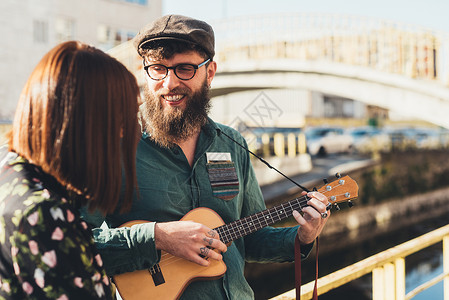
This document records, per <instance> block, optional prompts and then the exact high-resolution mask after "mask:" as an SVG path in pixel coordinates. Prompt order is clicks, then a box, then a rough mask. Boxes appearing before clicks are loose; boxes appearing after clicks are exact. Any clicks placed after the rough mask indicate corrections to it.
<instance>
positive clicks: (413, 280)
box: [246, 213, 449, 300]
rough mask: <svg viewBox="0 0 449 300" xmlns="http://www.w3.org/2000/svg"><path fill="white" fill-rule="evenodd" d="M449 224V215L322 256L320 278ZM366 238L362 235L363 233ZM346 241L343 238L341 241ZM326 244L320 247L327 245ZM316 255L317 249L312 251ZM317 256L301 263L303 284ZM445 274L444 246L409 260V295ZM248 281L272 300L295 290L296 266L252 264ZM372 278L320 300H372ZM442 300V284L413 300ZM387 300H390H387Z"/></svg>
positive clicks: (312, 274)
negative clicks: (422, 285)
mask: <svg viewBox="0 0 449 300" xmlns="http://www.w3.org/2000/svg"><path fill="white" fill-rule="evenodd" d="M448 223H449V213H444V214H442V215H440V216H439V217H437V218H433V219H431V220H428V221H425V222H421V223H419V224H414V225H410V226H407V227H406V228H401V229H395V230H391V231H389V232H388V234H384V235H382V236H377V237H375V238H373V239H369V240H366V241H363V242H361V243H360V244H357V245H351V247H350V249H341V250H337V251H335V252H333V251H330V252H329V253H324V254H320V255H319V277H322V276H325V275H327V274H329V273H332V272H335V271H337V270H339V269H341V268H344V267H346V266H349V265H351V264H353V263H356V262H358V261H360V260H362V259H365V258H367V257H369V256H371V255H374V254H376V253H379V252H381V251H384V250H387V249H389V248H391V247H394V246H396V245H398V244H401V243H403V242H406V241H408V240H411V239H413V238H416V237H418V236H421V235H423V234H425V233H428V232H430V231H432V230H434V229H437V228H439V227H442V226H445V225H447V224H448ZM361 234H363V233H361ZM340 238H341V239H344V236H342V237H340ZM325 242H326V241H325V240H322V241H320V243H325ZM313 251H315V249H314V250H313ZM314 264H315V255H314V252H313V253H312V254H311V256H310V257H309V258H308V259H307V260H306V261H303V262H302V270H303V275H302V282H303V284H305V283H307V282H310V281H313V280H314V277H315V271H314V270H315V266H314ZM442 272H443V261H442V244H441V243H438V244H436V245H434V246H431V247H428V248H426V249H424V250H422V251H420V252H418V253H416V254H413V255H410V256H408V257H407V258H406V292H409V291H411V290H413V289H414V288H416V287H417V286H419V285H421V284H422V283H424V282H426V281H428V280H429V279H431V278H433V277H435V276H437V275H439V274H441V273H442ZM246 275H247V278H248V281H249V282H250V284H251V286H252V287H253V289H254V291H255V295H256V299H269V298H271V297H274V296H277V295H279V294H281V293H283V292H286V291H288V290H291V289H293V288H294V265H293V264H267V265H263V264H249V265H248V266H247V268H246ZM371 280H372V278H371V275H366V276H364V277H362V278H360V279H358V280H355V281H353V282H350V283H348V284H346V285H344V286H342V287H340V288H336V289H334V290H332V291H329V292H328V293H326V294H323V295H320V296H319V299H320V300H330V299H332V300H343V299H344V300H348V299H349V300H352V299H354V300H369V299H372V284H371ZM429 299H431V300H439V299H441V300H442V299H443V283H442V282H440V283H438V284H436V285H435V286H433V287H432V288H430V289H428V290H426V291H423V292H421V293H420V294H418V295H416V296H415V297H414V298H413V300H429ZM386 300H387V299H386Z"/></svg>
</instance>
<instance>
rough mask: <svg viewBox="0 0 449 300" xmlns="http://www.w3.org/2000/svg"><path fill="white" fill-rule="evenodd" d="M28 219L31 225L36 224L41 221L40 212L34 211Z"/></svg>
mask: <svg viewBox="0 0 449 300" xmlns="http://www.w3.org/2000/svg"><path fill="white" fill-rule="evenodd" d="M27 220H28V223H30V225H31V226H34V225H36V224H37V222H38V221H39V212H37V211H35V212H34V213H32V214H31V215H29V216H28V218H27Z"/></svg>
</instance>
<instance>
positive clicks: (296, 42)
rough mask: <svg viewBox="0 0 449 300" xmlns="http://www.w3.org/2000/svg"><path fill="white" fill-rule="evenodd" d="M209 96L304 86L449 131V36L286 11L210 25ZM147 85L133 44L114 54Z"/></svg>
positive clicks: (382, 22)
mask: <svg viewBox="0 0 449 300" xmlns="http://www.w3.org/2000/svg"><path fill="white" fill-rule="evenodd" d="M211 25H212V26H213V27H214V29H215V32H216V43H217V44H216V48H217V54H216V57H215V60H216V61H217V62H218V65H219V69H218V73H217V75H216V78H215V79H214V82H213V85H212V96H220V95H226V94H230V93H234V92H238V91H246V90H254V89H283V88H294V89H296V88H297V89H307V90H313V91H318V92H321V93H323V94H330V95H335V96H340V97H345V98H349V99H354V100H358V101H361V102H364V103H366V104H369V105H374V106H379V107H382V108H385V109H388V110H390V111H393V112H398V113H400V114H401V115H404V116H408V117H411V118H418V119H422V120H425V121H428V122H431V123H434V124H436V125H439V126H442V127H446V128H449V118H448V117H447V114H449V34H448V33H445V32H436V31H432V30H428V29H425V28H420V27H417V26H411V25H407V24H401V23H396V22H388V21H385V20H378V19H369V18H358V17H351V16H342V15H320V14H297V13H292V14H282V15H267V16H259V17H238V18H233V19H226V20H221V21H216V22H211ZM111 54H112V55H114V56H116V57H118V58H119V59H120V60H121V61H122V62H124V63H125V64H126V65H127V66H128V67H129V68H130V69H132V70H134V71H135V74H136V75H137V76H138V78H139V81H141V82H143V77H142V76H143V75H144V74H143V72H142V71H141V69H142V67H141V60H140V59H138V58H137V57H136V54H135V50H134V49H132V47H131V45H130V44H123V45H120V46H119V47H116V48H114V49H112V50H111Z"/></svg>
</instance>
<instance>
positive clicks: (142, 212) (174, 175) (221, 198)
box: [84, 119, 311, 300]
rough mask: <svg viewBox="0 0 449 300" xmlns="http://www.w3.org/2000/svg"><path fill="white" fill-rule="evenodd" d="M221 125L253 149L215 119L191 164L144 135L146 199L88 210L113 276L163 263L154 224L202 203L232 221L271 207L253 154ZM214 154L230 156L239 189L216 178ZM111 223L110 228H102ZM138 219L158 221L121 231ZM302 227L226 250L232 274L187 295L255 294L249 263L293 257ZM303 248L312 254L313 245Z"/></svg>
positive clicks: (140, 164) (140, 160) (140, 162)
mask: <svg viewBox="0 0 449 300" xmlns="http://www.w3.org/2000/svg"><path fill="white" fill-rule="evenodd" d="M217 128H219V129H220V130H222V131H223V132H225V133H226V134H227V135H229V136H231V137H232V138H234V139H235V140H236V141H238V142H239V143H241V144H243V145H245V146H246V142H245V140H244V138H243V137H242V136H241V135H240V134H239V133H238V132H237V131H235V130H233V129H232V128H230V127H227V126H223V125H221V124H216V123H214V122H213V121H212V120H210V119H209V122H208V123H207V124H206V125H205V126H204V127H203V128H202V130H201V133H200V136H199V140H198V143H197V146H196V151H195V157H194V163H193V166H192V167H191V166H190V165H189V163H188V161H187V158H186V157H185V155H184V153H183V151H182V150H181V148H180V147H178V146H176V147H174V148H170V149H167V148H161V147H159V146H158V145H157V144H156V143H154V142H153V141H152V140H150V139H149V138H148V136H147V135H146V134H145V133H144V134H143V136H142V139H141V141H140V143H139V145H138V149H137V178H138V186H139V198H138V199H134V201H133V205H132V209H131V211H130V212H129V213H126V214H118V213H116V214H112V215H108V216H106V218H103V217H99V215H94V214H91V215H87V214H86V211H85V210H84V215H85V218H86V220H87V221H88V222H89V223H91V225H93V226H94V227H97V228H96V229H94V238H95V241H96V244H97V247H98V249H99V251H100V253H101V255H102V258H103V261H104V264H105V268H106V270H107V272H108V274H109V275H115V274H120V273H124V272H130V271H134V270H137V269H145V268H150V267H151V266H153V265H154V264H156V263H158V262H159V259H160V256H159V254H158V251H157V250H156V247H155V242H154V224H155V223H154V222H167V221H176V220H179V219H181V218H182V217H183V216H184V215H185V214H186V213H187V212H189V211H190V210H192V209H194V208H197V207H207V208H210V209H212V210H214V211H215V212H217V213H218V214H219V215H220V216H221V218H222V219H223V221H224V222H225V223H226V224H227V223H230V222H232V221H235V220H238V219H241V218H243V217H245V216H248V215H252V214H255V213H257V212H259V211H262V210H264V209H265V208H266V207H265V203H264V200H263V197H262V193H261V190H260V188H259V185H258V183H257V179H256V177H255V174H254V170H253V168H252V166H251V162H250V157H249V154H248V152H247V151H245V150H244V149H242V148H241V147H240V146H239V145H237V144H236V143H235V142H233V141H231V140H230V139H229V138H228V137H226V136H224V135H223V134H219V133H218V132H217ZM207 152H219V153H230V155H231V159H232V163H233V166H232V165H231V166H227V168H225V169H226V171H224V172H227V173H226V174H224V173H223V174H224V175H223V176H224V178H223V182H227V181H228V182H232V180H228V179H229V176H230V177H232V176H235V175H237V179H238V184H237V191H235V189H236V184H235V182H234V183H232V184H231V186H229V187H226V186H225V187H224V188H222V185H220V180H221V179H220V170H218V171H215V172H214V174H217V172H218V175H216V177H210V174H211V172H210V170H209V172H208V168H209V167H210V164H209V165H208V161H207V158H206V153H207ZM234 168H235V172H234ZM228 173H229V174H228ZM228 175H229V176H228ZM211 181H212V183H217V182H216V181H218V183H219V184H218V189H217V187H216V186H215V188H213V184H212V185H211ZM103 220H105V221H106V224H107V225H108V227H109V229H104V228H103V229H102V228H99V227H100V225H101V223H102V222H103ZM132 220H148V221H153V222H151V223H145V224H139V225H135V226H132V227H131V228H117V227H119V226H120V225H122V224H124V223H126V222H128V221H132ZM103 227H104V226H103ZM297 229H298V227H292V228H273V227H265V228H263V229H261V230H259V231H257V232H255V233H252V234H250V235H247V236H246V237H244V238H240V239H237V240H235V241H234V242H233V243H232V244H231V245H230V246H229V247H228V251H227V252H226V253H223V260H224V262H225V263H226V266H227V271H226V273H225V275H224V277H222V278H220V279H217V280H212V281H196V282H193V283H191V284H189V285H188V287H187V288H186V289H185V291H184V292H183V294H182V298H181V299H214V300H216V299H238V300H241V299H253V298H254V294H253V291H252V290H251V288H250V286H249V285H248V283H247V281H246V279H245V277H244V265H245V261H248V262H290V261H293V260H294V239H295V236H296V233H297ZM302 249H303V252H305V253H304V254H302V255H303V257H305V256H306V255H307V254H308V253H309V252H310V249H311V246H309V247H302ZM293 280H294V279H293V278H292V281H293Z"/></svg>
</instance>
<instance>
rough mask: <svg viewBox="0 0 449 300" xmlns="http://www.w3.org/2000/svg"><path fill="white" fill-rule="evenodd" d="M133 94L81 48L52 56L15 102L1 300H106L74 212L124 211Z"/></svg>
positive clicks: (131, 165)
mask: <svg viewBox="0 0 449 300" xmlns="http://www.w3.org/2000/svg"><path fill="white" fill-rule="evenodd" d="M138 97H139V88H138V86H137V83H136V79H135V77H134V76H133V75H132V74H131V73H130V72H129V71H128V70H127V69H126V68H125V67H124V66H123V65H122V64H121V63H119V62H118V61H117V60H115V59H114V58H112V57H110V56H108V55H107V54H105V53H104V52H102V51H101V50H98V49H96V48H93V47H91V46H88V45H85V44H83V43H80V42H75V41H72V42H66V43H62V44H60V45H58V46H56V47H55V48H53V49H52V50H50V51H49V52H48V53H47V54H46V55H45V56H44V57H43V58H42V60H41V61H40V62H39V64H38V65H37V66H36V68H35V69H34V71H33V72H32V74H31V76H30V77H29V79H28V81H27V83H26V85H25V87H24V89H23V91H22V94H21V96H20V99H19V103H18V107H17V111H16V115H15V118H14V123H13V127H12V131H11V133H10V135H9V149H8V148H7V147H3V148H2V149H0V299H4V298H6V299H47V298H48V299H109V298H112V288H111V286H110V283H109V280H108V277H107V276H106V273H105V272H104V269H103V267H102V264H103V263H102V260H101V257H100V255H99V254H98V252H97V250H96V248H95V246H94V242H93V238H92V232H91V229H90V228H88V226H87V224H86V223H85V222H84V221H83V220H82V219H81V218H80V214H79V212H78V209H79V208H80V207H81V206H84V205H87V206H88V207H89V209H90V210H92V211H93V210H99V211H101V212H102V213H103V214H106V213H109V212H112V211H114V210H115V209H116V207H117V206H118V201H119V194H120V188H121V185H122V171H123V174H124V179H123V180H126V181H125V186H126V189H125V194H126V195H125V197H124V200H123V202H122V203H120V207H121V210H123V211H125V210H127V209H128V208H129V207H130V205H131V196H132V194H133V192H134V189H135V188H136V174H135V153H136V147H137V141H138V138H139V129H138V126H139V125H138V122H137V111H138Z"/></svg>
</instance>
